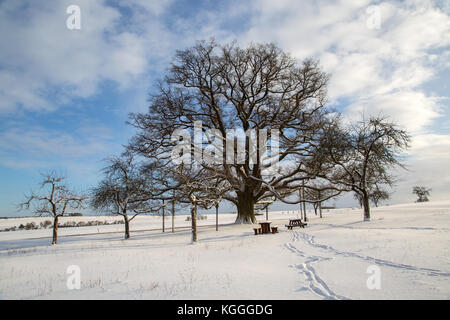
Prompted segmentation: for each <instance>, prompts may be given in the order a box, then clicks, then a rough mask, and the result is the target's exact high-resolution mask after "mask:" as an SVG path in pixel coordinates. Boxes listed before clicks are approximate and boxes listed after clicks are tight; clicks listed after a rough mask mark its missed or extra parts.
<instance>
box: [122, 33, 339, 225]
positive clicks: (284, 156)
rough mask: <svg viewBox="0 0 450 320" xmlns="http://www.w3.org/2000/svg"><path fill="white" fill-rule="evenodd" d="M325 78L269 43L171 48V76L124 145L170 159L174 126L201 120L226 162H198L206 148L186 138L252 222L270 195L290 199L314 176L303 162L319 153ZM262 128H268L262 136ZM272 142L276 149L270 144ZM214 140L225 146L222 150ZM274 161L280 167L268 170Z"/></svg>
mask: <svg viewBox="0 0 450 320" xmlns="http://www.w3.org/2000/svg"><path fill="white" fill-rule="evenodd" d="M327 81H328V76H327V75H326V74H325V73H323V72H322V71H321V70H320V68H319V65H318V62H317V61H314V60H311V59H307V60H304V61H303V62H301V63H299V62H297V61H296V60H295V59H294V58H292V57H291V56H290V55H288V54H286V53H284V52H283V51H282V50H281V49H280V48H278V47H277V46H276V45H274V44H252V45H250V46H248V47H247V48H240V47H239V46H237V45H236V43H232V44H229V45H218V44H216V43H215V41H214V40H211V41H201V42H198V43H197V44H196V45H195V46H194V47H192V48H189V49H186V50H183V51H178V52H177V53H176V55H175V59H174V62H173V63H172V65H171V67H170V70H169V72H168V74H167V75H166V77H165V78H164V79H163V80H162V81H160V82H159V84H158V85H157V87H156V88H155V92H154V94H153V95H152V96H151V99H150V107H149V110H148V112H147V113H140V114H131V115H130V124H131V125H133V126H134V127H136V128H137V129H138V132H137V134H136V135H135V136H134V138H133V139H132V140H131V141H130V144H129V148H130V150H132V151H134V152H137V153H138V154H140V155H143V156H145V157H147V158H148V159H149V160H150V161H164V160H167V159H169V158H170V157H171V151H172V150H173V149H174V147H175V146H177V144H178V143H179V141H178V139H175V140H174V139H172V134H173V132H174V130H175V129H177V130H186V131H187V132H189V133H190V134H192V133H194V130H195V123H201V128H200V131H201V133H202V134H203V135H204V136H206V138H207V139H201V141H200V144H209V145H213V146H214V148H215V150H216V151H217V154H219V156H218V157H219V158H220V160H223V161H220V164H217V165H214V166H211V165H210V164H209V163H205V162H204V161H202V160H201V159H200V160H199V159H198V158H196V154H198V153H199V152H200V154H201V153H204V151H205V150H206V149H205V148H206V146H200V148H198V147H195V143H191V142H189V144H190V145H192V146H191V147H192V148H191V149H190V150H194V160H196V161H197V162H198V163H199V164H201V165H202V166H203V168H204V169H205V170H207V171H212V172H215V173H214V174H220V176H221V178H222V181H226V182H227V183H228V185H229V186H230V190H229V191H228V192H227V193H226V194H224V195H223V199H225V200H228V201H230V202H232V203H234V204H235V205H236V206H237V211H238V217H237V220H236V222H242V223H252V222H255V221H256V219H255V215H254V205H255V203H257V202H258V201H261V200H266V199H271V198H272V197H273V196H275V197H276V198H277V199H278V200H281V201H294V200H289V199H292V198H289V196H290V195H291V194H293V193H295V192H296V191H297V190H298V188H299V187H300V186H301V181H302V180H305V179H309V178H311V176H312V175H313V174H312V173H310V172H309V171H308V170H307V166H306V163H307V162H308V161H309V159H310V158H311V156H312V155H313V154H314V153H315V152H317V142H318V140H319V137H320V136H321V134H323V130H322V129H323V127H324V123H326V122H328V121H329V119H330V117H327V114H328V113H329V111H328V110H326V109H325V106H324V105H325V102H326V86H327ZM238 129H239V130H242V131H243V132H245V135H242V136H238V135H237V134H235V135H234V136H233V137H232V139H231V141H232V142H233V144H232V145H231V147H230V146H229V144H228V141H229V140H228V139H226V137H227V136H229V135H230V132H231V133H236V131H233V130H238ZM262 129H266V130H267V135H266V137H264V134H262V133H261V131H260V130H262ZM271 130H275V131H276V132H278V133H279V137H278V138H276V137H275V135H274V134H273V132H272V131H271ZM211 132H213V134H212V133H211ZM252 133H254V134H255V140H259V141H264V138H266V139H267V141H270V145H271V150H270V157H269V160H270V161H263V160H261V156H262V155H264V154H265V149H264V146H263V144H260V143H258V147H257V148H256V149H257V151H254V150H253V149H252V148H253V147H254V146H253V145H252V138H251V136H252ZM208 134H209V135H208ZM212 135H213V136H214V141H215V142H216V143H215V144H214V143H212V141H213V139H212ZM210 136H211V137H210ZM194 139H195V137H194ZM205 140H206V141H205ZM275 140H278V142H279V148H278V151H276V150H275V148H272V146H273V145H275ZM219 142H225V143H226V145H227V147H226V150H225V151H226V152H222V151H223V149H224V148H223V143H219ZM239 142H242V145H243V146H244V148H243V149H244V150H243V152H242V153H240V152H239V151H238V150H237V147H236V145H237V144H238V143H239ZM254 154H257V156H256V159H255V161H252V157H253V155H254ZM238 158H239V159H242V161H239V160H238ZM229 159H231V160H232V161H226V160H229ZM273 159H278V160H279V161H280V163H281V162H284V165H281V164H280V169H279V170H277V171H276V172H273V173H271V174H265V170H267V169H268V168H270V167H271V166H272V162H271V161H272V160H273ZM266 160H267V159H266ZM218 167H219V170H218V169H217V168H218ZM288 203H290V202H288ZM296 203H298V201H297V202H296Z"/></svg>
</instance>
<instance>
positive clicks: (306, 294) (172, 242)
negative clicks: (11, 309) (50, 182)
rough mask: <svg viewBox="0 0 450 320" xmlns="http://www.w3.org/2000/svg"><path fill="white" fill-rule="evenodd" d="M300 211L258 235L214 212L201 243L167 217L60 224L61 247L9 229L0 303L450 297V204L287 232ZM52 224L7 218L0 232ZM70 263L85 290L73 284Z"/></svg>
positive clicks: (330, 215) (342, 214) (357, 213)
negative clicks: (126, 224)
mask: <svg viewBox="0 0 450 320" xmlns="http://www.w3.org/2000/svg"><path fill="white" fill-rule="evenodd" d="M296 215H297V213H296V212H271V213H270V214H269V218H270V220H271V221H272V224H273V225H278V226H279V230H280V232H279V233H278V234H267V235H258V236H255V235H253V230H252V226H250V225H234V224H232V222H233V221H234V219H235V216H234V215H231V214H229V215H225V214H224V215H220V221H219V223H221V224H222V225H221V226H220V228H219V231H218V232H217V231H216V230H215V227H214V226H211V225H210V226H208V224H214V222H215V217H214V215H209V216H208V219H207V220H202V221H200V225H201V226H202V227H201V228H199V240H200V241H199V243H198V244H196V245H192V244H191V242H190V239H191V234H190V230H189V229H188V228H182V227H185V226H189V222H188V221H185V218H186V216H178V217H176V219H175V225H176V226H177V227H179V228H177V229H176V230H175V233H172V232H170V231H171V230H170V227H171V220H170V217H169V218H167V220H166V227H167V228H168V230H166V232H165V233H162V232H161V230H152V229H157V228H161V218H160V217H150V216H142V217H137V218H136V220H135V221H133V222H132V223H131V229H132V230H134V232H132V234H131V239H129V240H123V234H122V232H123V225H106V226H95V227H79V228H61V229H60V232H59V234H60V238H59V241H60V243H59V244H58V245H56V246H50V245H49V244H50V242H51V239H50V236H51V230H50V229H43V230H29V231H13V232H1V233H0V298H1V299H65V298H66V299H89V298H96V299H154V298H156V299H231V298H233V299H450V201H445V202H429V203H423V204H415V203H414V204H406V205H395V206H387V207H380V208H374V209H373V211H372V220H371V221H370V222H363V221H362V212H361V210H360V209H336V210H329V211H325V212H324V218H323V219H319V218H318V217H315V216H314V215H313V214H311V213H309V217H310V221H309V224H308V226H307V227H306V228H305V229H299V228H295V229H294V230H293V231H288V230H287V229H286V228H285V227H284V224H285V223H287V219H288V218H290V217H292V218H295V217H296ZM258 218H261V220H264V219H265V216H259V217H258ZM46 219H47V220H48V218H26V219H7V220H0V229H3V228H6V227H11V226H13V225H19V224H20V223H24V224H25V223H27V222H31V221H35V222H37V223H39V222H40V221H42V220H46ZM114 219H118V218H115V217H76V218H63V219H62V221H61V223H64V222H65V221H73V220H75V221H81V220H83V221H86V220H88V221H89V220H99V221H104V220H108V221H111V220H114ZM71 265H76V266H79V268H80V269H79V270H80V272H81V273H80V276H81V288H80V289H79V290H76V289H75V290H69V289H68V287H67V279H68V277H71V274H68V273H67V268H68V267H69V266H71ZM368 271H369V272H368ZM378 280H379V281H378ZM368 282H369V286H368ZM378 283H379V285H380V286H379V287H378V289H377V286H376V284H378ZM374 286H375V288H374ZM370 288H372V289H370Z"/></svg>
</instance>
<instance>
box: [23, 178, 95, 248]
mask: <svg viewBox="0 0 450 320" xmlns="http://www.w3.org/2000/svg"><path fill="white" fill-rule="evenodd" d="M42 177H43V180H42V182H41V189H42V193H41V194H38V193H34V192H31V194H30V195H26V196H25V197H26V200H25V201H24V202H23V203H21V204H20V208H21V209H30V207H32V206H33V207H34V213H35V214H37V215H38V216H52V217H53V240H52V245H54V244H57V242H58V219H59V217H62V216H64V215H66V214H67V215H70V214H73V213H75V212H77V211H78V210H80V209H83V208H84V206H83V204H84V201H85V200H86V199H87V196H86V195H79V194H77V193H76V192H74V191H72V190H70V189H69V188H68V187H67V185H65V184H64V180H65V179H66V177H64V176H62V175H58V174H56V173H55V172H52V173H48V174H42ZM75 210H76V211H75Z"/></svg>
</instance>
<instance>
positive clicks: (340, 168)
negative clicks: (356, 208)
mask: <svg viewBox="0 0 450 320" xmlns="http://www.w3.org/2000/svg"><path fill="white" fill-rule="evenodd" d="M326 132H327V133H326V135H324V137H325V139H324V141H322V145H321V150H322V153H323V154H322V155H321V157H323V156H325V157H327V158H328V159H327V161H326V162H327V163H334V168H333V170H329V172H331V174H326V175H323V174H319V175H318V176H321V177H323V178H328V180H329V181H330V182H331V183H332V184H335V185H336V186H340V188H342V190H343V191H353V192H355V193H357V194H358V198H360V199H361V200H362V206H363V208H364V220H370V205H369V200H370V187H371V186H374V185H388V186H392V185H393V183H394V177H393V176H392V175H391V174H390V172H389V171H390V169H392V168H394V167H402V168H404V167H405V166H404V165H403V164H402V163H401V162H400V161H399V154H400V152H402V151H404V150H406V149H407V148H408V147H409V141H410V137H409V135H408V133H407V132H406V131H404V130H402V129H399V128H398V127H397V126H396V125H395V124H394V123H390V122H388V121H386V119H385V118H383V117H372V118H370V119H369V120H362V121H359V122H357V123H356V124H352V125H351V126H349V127H344V126H342V125H341V124H340V123H339V122H333V123H331V125H330V127H328V128H327V130H326Z"/></svg>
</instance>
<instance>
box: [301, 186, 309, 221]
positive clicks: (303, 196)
mask: <svg viewBox="0 0 450 320" xmlns="http://www.w3.org/2000/svg"><path fill="white" fill-rule="evenodd" d="M302 182H303V183H302V185H303V188H302V200H303V216H304V221H305V222H306V221H308V218H307V217H306V202H305V180H303V181H302Z"/></svg>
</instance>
